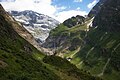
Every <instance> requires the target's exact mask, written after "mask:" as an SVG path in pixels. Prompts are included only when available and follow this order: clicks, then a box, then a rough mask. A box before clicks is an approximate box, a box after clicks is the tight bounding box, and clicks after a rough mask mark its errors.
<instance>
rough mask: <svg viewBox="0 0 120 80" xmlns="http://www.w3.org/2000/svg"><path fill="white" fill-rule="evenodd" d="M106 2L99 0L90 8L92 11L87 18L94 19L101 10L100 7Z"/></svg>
mask: <svg viewBox="0 0 120 80" xmlns="http://www.w3.org/2000/svg"><path fill="white" fill-rule="evenodd" d="M106 1H107V0H99V2H98V3H97V4H96V5H95V6H94V7H93V8H92V10H91V11H90V12H89V14H88V17H94V16H96V15H97V14H98V13H99V11H100V10H101V8H102V6H103V5H104V3H105V2H106Z"/></svg>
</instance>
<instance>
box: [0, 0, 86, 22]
mask: <svg viewBox="0 0 120 80" xmlns="http://www.w3.org/2000/svg"><path fill="white" fill-rule="evenodd" d="M79 1H82V0H79ZM0 3H1V4H2V5H3V7H4V8H5V10H7V11H11V10H16V11H24V10H32V11H35V12H38V13H42V14H45V15H48V16H50V17H53V18H55V19H57V20H58V21H60V22H63V21H64V20H66V19H68V18H70V17H72V16H76V15H86V14H87V13H86V12H85V11H81V10H80V8H79V9H76V10H68V11H65V9H66V8H67V7H65V6H60V7H57V6H55V5H52V0H0Z"/></svg>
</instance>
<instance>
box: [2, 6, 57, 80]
mask: <svg viewBox="0 0 120 80" xmlns="http://www.w3.org/2000/svg"><path fill="white" fill-rule="evenodd" d="M33 53H34V55H35V54H38V55H39V56H40V57H41V58H42V56H43V55H42V54H41V53H40V52H39V51H38V50H37V49H35V48H34V47H33V46H32V45H31V44H29V43H28V42H27V41H25V40H24V39H22V38H21V37H20V36H19V35H18V34H17V33H16V32H15V31H14V29H13V28H12V22H11V17H10V16H9V15H8V13H6V12H5V11H4V9H3V8H2V6H1V5H0V80H24V79H25V80H33V79H37V80H38V79H39V80H48V79H52V80H56V79H58V77H57V76H56V75H55V74H54V73H53V72H52V71H50V70H48V69H46V67H45V66H43V64H42V63H41V62H40V61H37V60H35V59H34V58H33V57H34V55H33ZM46 75H47V76H46Z"/></svg>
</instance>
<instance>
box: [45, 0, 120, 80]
mask: <svg viewBox="0 0 120 80" xmlns="http://www.w3.org/2000/svg"><path fill="white" fill-rule="evenodd" d="M101 1H103V2H104V1H105V0H100V2H99V3H98V4H100V3H101ZM98 4H97V5H98ZM102 4H103V3H102ZM119 5H120V1H119V0H107V1H105V2H104V4H103V5H102V6H101V8H99V9H98V12H97V13H95V14H94V13H91V12H90V14H91V15H92V14H93V16H95V18H92V19H91V18H86V19H85V22H84V23H83V24H78V25H73V26H72V27H68V25H69V24H70V25H71V23H67V24H68V25H65V24H61V25H59V26H58V27H57V28H55V29H54V30H52V31H51V33H50V36H49V37H48V39H47V40H46V43H45V44H44V45H43V46H44V47H46V48H51V49H52V50H53V52H54V54H55V55H58V56H61V57H63V58H67V59H68V60H69V61H70V62H72V63H73V64H76V66H77V67H78V68H80V69H84V70H87V71H89V72H90V73H92V74H93V75H95V76H100V77H102V78H104V79H105V80H119V79H120V76H119V75H120V65H119V64H120V33H119V31H120V6H119ZM93 9H94V8H93ZM93 9H92V10H93ZM96 10H97V9H96ZM93 16H91V17H93ZM71 21H72V20H71Z"/></svg>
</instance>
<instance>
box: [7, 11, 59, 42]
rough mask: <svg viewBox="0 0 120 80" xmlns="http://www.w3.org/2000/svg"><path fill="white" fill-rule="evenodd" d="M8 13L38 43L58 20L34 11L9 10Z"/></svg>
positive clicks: (42, 40)
mask: <svg viewBox="0 0 120 80" xmlns="http://www.w3.org/2000/svg"><path fill="white" fill-rule="evenodd" d="M9 13H10V14H11V15H12V16H13V17H14V18H15V20H16V21H18V22H20V23H21V24H22V25H23V26H24V28H25V29H27V30H28V31H29V32H30V33H31V34H32V35H33V37H34V38H35V39H36V40H37V42H39V43H40V44H41V43H43V42H44V41H45V40H46V38H47V37H48V36H49V32H50V31H51V30H52V29H54V28H55V27H57V25H58V24H59V23H60V22H59V21H57V20H55V19H53V18H51V17H49V16H47V15H44V14H40V13H37V12H34V11H30V10H26V11H9Z"/></svg>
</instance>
